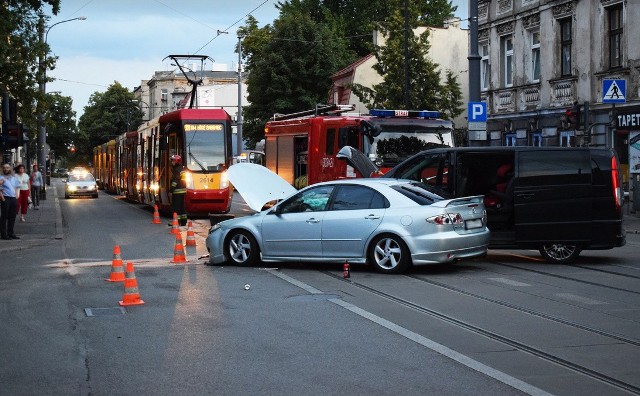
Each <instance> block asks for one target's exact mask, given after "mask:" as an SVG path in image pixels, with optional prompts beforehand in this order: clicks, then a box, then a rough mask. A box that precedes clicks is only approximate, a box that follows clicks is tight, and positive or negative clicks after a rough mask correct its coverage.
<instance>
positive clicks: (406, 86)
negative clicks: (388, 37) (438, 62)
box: [404, 0, 413, 110]
mask: <svg viewBox="0 0 640 396" xmlns="http://www.w3.org/2000/svg"><path fill="white" fill-rule="evenodd" d="M412 33H413V32H412ZM409 85H410V80H409V0H404V108H405V110H409V106H410V105H411V104H410V103H409Z"/></svg>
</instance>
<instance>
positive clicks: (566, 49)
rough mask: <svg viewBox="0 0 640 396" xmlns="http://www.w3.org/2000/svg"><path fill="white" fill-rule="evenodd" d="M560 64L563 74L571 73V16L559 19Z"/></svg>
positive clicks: (568, 74)
mask: <svg viewBox="0 0 640 396" xmlns="http://www.w3.org/2000/svg"><path fill="white" fill-rule="evenodd" d="M560 48H561V49H560V59H561V60H560V66H561V67H562V70H561V73H562V75H563V76H570V75H571V18H567V19H563V20H561V21H560Z"/></svg>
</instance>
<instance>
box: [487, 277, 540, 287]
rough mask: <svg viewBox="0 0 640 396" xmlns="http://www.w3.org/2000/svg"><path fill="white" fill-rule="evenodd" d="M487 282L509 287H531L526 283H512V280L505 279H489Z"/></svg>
mask: <svg viewBox="0 0 640 396" xmlns="http://www.w3.org/2000/svg"><path fill="white" fill-rule="evenodd" d="M489 280H492V281H494V282H498V283H504V284H505V285H509V286H531V285H530V284H528V283H522V282H518V281H514V280H512V279H507V278H489Z"/></svg>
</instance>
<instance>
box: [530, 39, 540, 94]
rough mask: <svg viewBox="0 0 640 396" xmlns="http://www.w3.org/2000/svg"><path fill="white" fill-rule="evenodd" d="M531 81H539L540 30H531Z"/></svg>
mask: <svg viewBox="0 0 640 396" xmlns="http://www.w3.org/2000/svg"><path fill="white" fill-rule="evenodd" d="M531 82H540V32H531Z"/></svg>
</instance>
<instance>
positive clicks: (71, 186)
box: [69, 185, 78, 191]
mask: <svg viewBox="0 0 640 396" xmlns="http://www.w3.org/2000/svg"><path fill="white" fill-rule="evenodd" d="M77 189H78V187H77V186H74V185H70V186H69V191H76V190H77Z"/></svg>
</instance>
